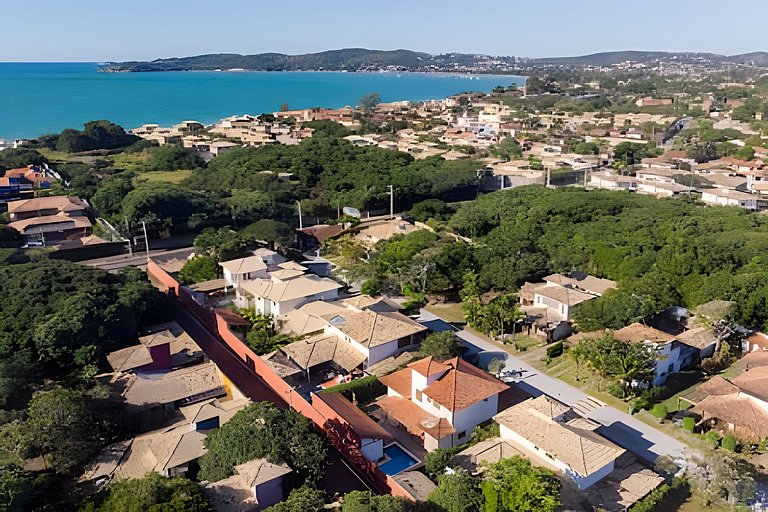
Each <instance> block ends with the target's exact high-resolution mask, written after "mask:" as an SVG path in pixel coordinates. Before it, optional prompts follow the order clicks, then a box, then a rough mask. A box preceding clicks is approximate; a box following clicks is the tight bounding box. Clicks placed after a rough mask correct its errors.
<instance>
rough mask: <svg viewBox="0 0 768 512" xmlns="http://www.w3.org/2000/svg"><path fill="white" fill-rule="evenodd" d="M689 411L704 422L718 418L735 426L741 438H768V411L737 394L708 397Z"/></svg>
mask: <svg viewBox="0 0 768 512" xmlns="http://www.w3.org/2000/svg"><path fill="white" fill-rule="evenodd" d="M688 410H689V411H690V412H693V413H695V414H698V415H699V416H701V418H702V420H704V421H706V420H709V419H710V418H716V419H719V420H721V421H724V422H727V423H730V424H732V425H734V426H735V427H736V429H737V431H738V433H739V434H738V435H739V437H748V438H750V439H751V440H758V439H765V438H766V437H768V411H766V410H765V409H763V408H762V407H760V406H759V405H758V404H757V403H755V401H754V400H752V399H750V398H747V397H740V396H739V395H738V394H736V393H734V394H731V395H722V396H710V397H707V398H705V399H704V400H702V401H701V402H699V403H698V404H696V405H695V406H694V407H692V408H691V409H688Z"/></svg>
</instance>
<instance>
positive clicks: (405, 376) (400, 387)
mask: <svg viewBox="0 0 768 512" xmlns="http://www.w3.org/2000/svg"><path fill="white" fill-rule="evenodd" d="M379 382H381V383H382V384H384V385H385V386H387V387H388V388H391V389H393V390H395V392H397V394H398V395H400V396H402V397H405V398H407V399H408V400H410V399H411V370H410V368H403V369H402V370H399V371H396V372H395V373H390V374H389V375H385V376H384V377H379Z"/></svg>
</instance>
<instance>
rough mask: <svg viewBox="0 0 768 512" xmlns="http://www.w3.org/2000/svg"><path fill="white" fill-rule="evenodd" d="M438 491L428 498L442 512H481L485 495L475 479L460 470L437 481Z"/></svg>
mask: <svg viewBox="0 0 768 512" xmlns="http://www.w3.org/2000/svg"><path fill="white" fill-rule="evenodd" d="M437 481H438V485H437V489H435V490H434V491H432V492H431V493H430V494H429V496H428V497H427V499H428V501H429V502H430V503H433V504H435V505H437V506H438V507H440V509H439V510H440V511H441V512H480V511H481V510H482V506H483V495H482V494H481V493H480V489H479V488H478V481H477V479H476V478H475V477H473V476H472V475H470V474H469V473H467V472H466V471H463V470H461V469H458V470H457V471H456V472H455V473H454V474H451V475H449V474H443V475H440V476H439V477H438V479H437Z"/></svg>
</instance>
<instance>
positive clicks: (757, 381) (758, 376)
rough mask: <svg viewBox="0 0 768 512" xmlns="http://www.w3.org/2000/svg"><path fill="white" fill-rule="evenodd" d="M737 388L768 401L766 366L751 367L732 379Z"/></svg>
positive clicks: (767, 369) (767, 372)
mask: <svg viewBox="0 0 768 512" xmlns="http://www.w3.org/2000/svg"><path fill="white" fill-rule="evenodd" d="M731 382H733V383H734V384H735V385H736V386H738V387H739V389H740V390H741V391H742V392H744V393H746V394H748V395H750V396H753V397H755V398H757V399H759V400H762V401H763V402H768V366H758V367H757V368H752V369H750V370H749V371H746V372H744V373H742V374H741V375H739V376H738V377H736V378H735V379H732V380H731Z"/></svg>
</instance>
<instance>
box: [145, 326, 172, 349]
mask: <svg viewBox="0 0 768 512" xmlns="http://www.w3.org/2000/svg"><path fill="white" fill-rule="evenodd" d="M175 339H176V336H174V335H173V334H171V332H170V331H168V330H165V331H160V332H156V333H153V334H149V335H147V336H142V337H141V338H139V343H141V344H142V345H144V346H145V347H147V348H149V347H159V346H160V345H165V344H168V343H170V342H172V341H173V340H175Z"/></svg>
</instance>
